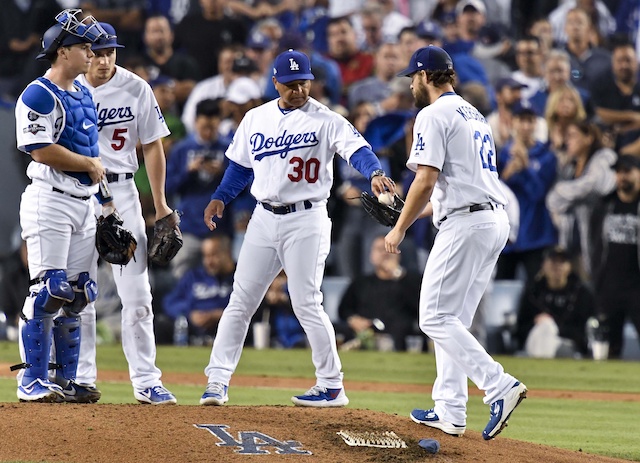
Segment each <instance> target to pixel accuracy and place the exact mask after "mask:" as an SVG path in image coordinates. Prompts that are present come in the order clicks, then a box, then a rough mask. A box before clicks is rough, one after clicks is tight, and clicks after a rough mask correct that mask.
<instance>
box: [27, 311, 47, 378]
mask: <svg viewBox="0 0 640 463" xmlns="http://www.w3.org/2000/svg"><path fill="white" fill-rule="evenodd" d="M52 329H53V318H52V317H44V318H38V319H33V320H27V321H26V322H25V324H24V327H23V328H22V332H21V333H20V334H21V336H22V344H23V346H24V357H25V369H24V376H23V377H22V384H23V385H28V384H30V383H31V382H33V381H34V380H35V379H37V378H40V379H42V380H47V379H48V377H49V355H50V351H51V331H52Z"/></svg>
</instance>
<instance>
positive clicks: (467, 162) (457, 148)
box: [407, 93, 507, 225]
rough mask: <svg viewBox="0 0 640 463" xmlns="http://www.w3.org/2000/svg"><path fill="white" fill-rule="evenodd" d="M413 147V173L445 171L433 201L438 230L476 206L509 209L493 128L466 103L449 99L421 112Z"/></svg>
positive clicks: (451, 95) (410, 164)
mask: <svg viewBox="0 0 640 463" xmlns="http://www.w3.org/2000/svg"><path fill="white" fill-rule="evenodd" d="M469 140H473V143H469ZM413 141H414V142H413V146H412V147H411V153H410V155H409V160H408V161H407V167H408V168H409V169H411V170H413V171H414V172H415V171H416V170H417V168H418V165H427V166H432V167H436V168H437V169H439V170H440V175H438V180H437V182H436V185H435V187H434V189H433V193H432V195H431V202H432V204H433V221H434V223H435V224H436V225H437V224H438V223H439V222H440V221H441V220H442V219H443V218H444V217H445V216H447V215H448V214H451V213H452V212H454V211H456V210H462V209H463V208H468V207H469V206H471V205H472V204H481V203H486V202H492V203H497V204H502V205H506V204H507V199H506V196H505V194H504V192H503V190H502V186H501V185H500V180H499V178H498V171H497V169H496V159H497V153H496V150H495V145H494V143H493V135H492V133H491V127H490V126H489V124H488V123H487V120H486V119H485V118H484V116H483V115H482V114H481V113H480V112H479V111H478V110H477V109H476V108H474V107H473V106H471V105H470V104H469V103H467V102H466V101H465V100H464V99H462V97H460V96H458V95H456V94H455V93H445V94H444V95H442V96H441V97H440V98H438V99H437V100H436V101H434V102H433V103H432V104H430V105H429V106H427V107H426V108H424V109H422V110H421V111H420V112H419V113H418V116H417V117H416V122H415V125H414V127H413Z"/></svg>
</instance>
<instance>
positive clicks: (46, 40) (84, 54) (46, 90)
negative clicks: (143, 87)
mask: <svg viewBox="0 0 640 463" xmlns="http://www.w3.org/2000/svg"><path fill="white" fill-rule="evenodd" d="M105 35H106V32H105V31H104V30H103V29H102V27H100V25H99V24H98V23H97V21H96V20H95V19H94V18H93V17H92V16H87V17H84V15H83V13H82V11H81V10H64V11H62V12H60V13H59V14H58V15H57V16H56V24H55V25H53V26H52V27H50V28H49V29H48V30H47V31H46V32H45V34H44V37H43V41H42V45H43V50H42V52H41V53H40V54H39V55H38V57H37V58H38V59H46V60H48V61H49V62H50V63H51V68H50V69H49V70H48V71H47V72H46V74H45V75H44V76H42V77H39V78H38V79H36V80H34V81H33V82H31V83H30V84H29V85H28V86H27V87H26V88H25V90H24V91H23V92H22V94H21V95H20V97H19V98H18V101H17V102H16V111H15V113H16V138H17V145H18V149H20V150H21V151H23V152H24V153H26V155H29V156H30V157H31V162H30V163H29V166H28V168H27V176H28V177H29V178H30V180H31V183H30V184H29V185H28V186H27V187H26V189H25V191H24V193H23V195H22V200H21V203H20V225H21V228H22V238H23V239H24V240H25V241H26V244H27V252H28V256H29V259H28V260H29V274H30V278H31V281H30V286H29V295H28V296H27V298H26V301H25V304H24V307H23V310H22V314H21V321H20V336H19V345H20V356H21V358H22V361H23V363H22V364H20V365H18V366H17V367H16V368H15V369H20V372H19V373H18V390H17V395H18V398H19V399H20V400H21V401H26V402H54V401H69V402H95V401H96V400H97V399H98V398H99V392H98V391H97V390H95V388H93V389H92V387H91V386H90V385H86V386H83V385H80V384H76V383H75V382H74V379H75V375H76V368H77V363H78V348H79V344H80V339H79V338H80V335H79V332H80V330H79V323H80V317H79V314H80V312H81V311H82V310H83V309H84V307H85V306H86V305H87V304H88V303H89V302H92V301H93V300H95V298H96V297H97V292H98V291H97V285H96V283H95V281H93V279H92V278H91V276H90V275H89V268H90V265H91V260H92V257H93V252H94V251H93V247H94V239H95V230H96V224H95V218H94V215H93V206H92V203H91V201H90V199H91V197H92V196H93V195H96V196H98V199H99V200H100V201H101V202H102V203H104V204H110V199H111V198H109V197H108V196H105V195H103V194H101V193H100V191H99V183H100V182H101V180H102V179H103V178H104V175H105V169H104V167H103V166H102V163H101V161H100V158H99V153H98V127H97V114H96V109H95V106H94V104H93V99H92V97H91V94H90V92H89V90H88V89H87V88H85V87H84V86H82V85H81V84H80V83H79V82H78V81H76V80H75V77H76V76H78V75H79V74H81V73H84V72H86V71H87V70H88V68H89V64H90V62H91V58H92V57H93V52H92V51H91V43H92V42H94V41H96V40H99V39H100V38H103V37H105ZM52 340H53V341H55V364H54V366H55V374H53V375H51V378H50V376H49V369H50V363H49V360H50V351H51V345H52Z"/></svg>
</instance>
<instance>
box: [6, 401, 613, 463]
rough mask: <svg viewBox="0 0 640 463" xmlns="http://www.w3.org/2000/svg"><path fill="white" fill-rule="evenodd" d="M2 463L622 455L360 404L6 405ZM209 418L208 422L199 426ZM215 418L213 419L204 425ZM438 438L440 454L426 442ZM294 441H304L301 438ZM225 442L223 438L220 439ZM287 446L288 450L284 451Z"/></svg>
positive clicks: (331, 462)
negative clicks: (380, 441)
mask: <svg viewBox="0 0 640 463" xmlns="http://www.w3.org/2000/svg"><path fill="white" fill-rule="evenodd" d="M0 416H1V417H2V420H1V421H0V435H2V445H1V446H0V460H1V461H16V460H18V461H46V462H50V463H53V462H65V463H88V462H92V463H114V462H118V463H134V462H135V463H146V462H149V463H151V462H153V463H163V462H167V463H200V462H202V463H211V462H225V463H226V462H229V463H236V462H254V461H258V462H276V461H277V462H291V461H300V462H306V461H314V462H323V463H325V462H326V463H353V462H376V463H377V462H390V463H396V462H398V463H401V462H402V463H405V462H406V463H409V462H418V461H434V462H455V463H468V462H479V463H480V462H486V463H518V462H522V463H531V462H542V461H546V462H554V463H564V462H590V463H605V462H610V463H612V462H619V461H622V460H615V459H611V458H605V457H599V456H594V455H587V454H583V453H580V452H572V451H569V450H562V449H557V448H551V447H545V446H543V445H538V444H529V443H525V442H520V441H516V440H512V439H508V438H503V437H498V438H497V439H495V440H492V441H489V442H485V441H484V440H483V439H482V437H481V436H480V434H479V433H478V432H474V431H467V433H466V434H465V436H464V437H462V438H456V437H449V436H446V435H444V434H443V433H441V432H439V431H437V430H431V429H429V428H426V427H424V426H420V425H417V424H415V423H412V422H411V421H410V420H409V419H407V418H406V417H404V416H403V417H400V416H394V415H388V414H385V413H380V412H372V411H367V410H353V409H333V410H327V409H308V408H298V407H293V406H279V407H240V406H224V407H201V406H162V407H152V406H150V405H149V406H142V405H68V404H18V403H16V404H0ZM198 425H199V426H198ZM204 425H209V426H204ZM340 430H349V431H355V432H362V431H378V432H383V431H394V432H395V433H396V434H397V435H398V436H399V437H400V438H401V439H403V440H404V441H405V442H406V444H407V448H392V449H380V448H365V447H349V446H347V445H346V444H345V443H344V442H343V441H342V439H341V438H340V437H339V436H338V435H337V434H336V433H337V432H338V431H340ZM423 438H432V439H437V440H438V441H439V442H440V444H441V449H440V452H439V453H438V454H436V455H430V454H428V453H427V452H426V451H425V450H423V449H422V448H420V447H419V446H418V445H417V441H418V440H419V439H423ZM292 441H294V442H292ZM220 444H223V445H220ZM278 452H280V454H279V453H278Z"/></svg>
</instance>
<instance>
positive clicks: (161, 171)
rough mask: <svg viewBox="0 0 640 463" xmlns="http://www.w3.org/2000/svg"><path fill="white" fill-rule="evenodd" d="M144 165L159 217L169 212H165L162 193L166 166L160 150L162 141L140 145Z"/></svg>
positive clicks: (163, 194) (162, 152)
mask: <svg viewBox="0 0 640 463" xmlns="http://www.w3.org/2000/svg"><path fill="white" fill-rule="evenodd" d="M142 152H143V154H144V164H145V166H146V168H147V176H148V177H149V184H150V185H151V194H152V196H153V205H154V207H155V209H156V212H158V214H159V215H161V217H164V216H165V215H167V214H168V213H169V212H170V211H169V212H167V210H168V209H169V207H168V206H167V198H166V196H165V192H164V184H165V179H166V175H167V165H166V160H165V156H164V150H163V149H162V140H160V139H158V140H156V141H153V142H151V143H148V144H146V145H142Z"/></svg>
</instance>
